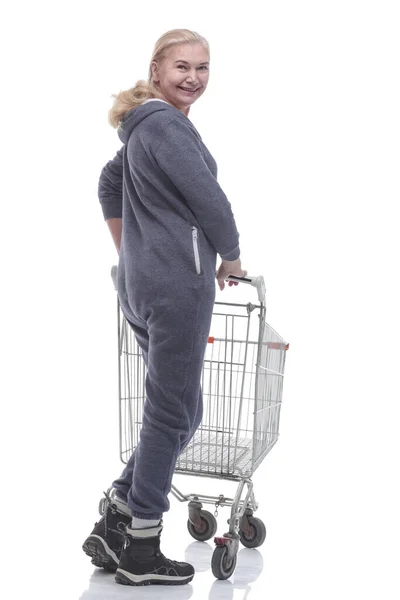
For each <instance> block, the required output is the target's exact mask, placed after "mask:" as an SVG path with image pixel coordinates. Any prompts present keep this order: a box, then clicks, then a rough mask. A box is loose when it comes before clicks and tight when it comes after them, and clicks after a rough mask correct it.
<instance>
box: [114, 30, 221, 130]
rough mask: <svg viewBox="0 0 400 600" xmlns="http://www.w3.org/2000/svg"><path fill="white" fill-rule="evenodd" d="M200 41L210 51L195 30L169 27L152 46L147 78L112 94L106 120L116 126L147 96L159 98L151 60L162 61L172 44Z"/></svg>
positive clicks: (146, 98) (159, 94)
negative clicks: (127, 88)
mask: <svg viewBox="0 0 400 600" xmlns="http://www.w3.org/2000/svg"><path fill="white" fill-rule="evenodd" d="M196 42H200V43H201V44H203V46H204V47H205V48H206V49H207V50H208V53H209V52H210V48H209V45H208V42H207V40H206V39H205V38H204V37H203V36H201V35H200V34H199V33H196V31H191V30H190V29H171V31H167V33H164V35H162V36H161V37H160V39H159V40H158V41H157V42H156V45H155V46H154V51H153V55H152V57H151V61H150V66H149V75H148V80H147V81H145V80H144V79H140V80H139V81H137V82H136V85H135V87H133V88H130V89H129V90H125V91H121V92H120V93H119V94H117V95H116V94H113V95H112V97H113V98H115V100H114V103H113V106H112V108H111V109H110V110H109V112H108V122H109V123H110V125H111V126H112V127H114V128H117V127H118V126H119V125H120V123H121V120H122V119H123V117H124V116H125V115H126V113H127V112H129V111H130V110H132V109H133V108H136V107H138V106H140V105H141V104H142V103H143V102H144V101H145V100H148V99H149V98H161V93H160V91H159V90H158V88H157V87H156V85H155V84H154V83H153V81H152V72H151V65H152V63H153V61H155V62H159V63H162V62H163V61H164V60H165V59H166V57H167V51H168V50H169V49H170V48H171V47H172V46H177V45H179V44H193V43H196Z"/></svg>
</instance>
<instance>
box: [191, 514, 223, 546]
mask: <svg viewBox="0 0 400 600" xmlns="http://www.w3.org/2000/svg"><path fill="white" fill-rule="evenodd" d="M199 512H200V518H201V526H200V527H199V528H196V527H195V526H194V525H193V523H191V522H190V521H189V519H188V522H187V528H188V531H189V533H190V535H191V536H192V537H193V538H194V539H195V540H197V541H198V542H205V541H207V540H209V539H211V538H212V537H213V536H214V535H215V534H216V532H217V529H218V524H217V520H216V518H215V517H214V515H213V514H212V513H210V512H209V511H208V510H200V511H199Z"/></svg>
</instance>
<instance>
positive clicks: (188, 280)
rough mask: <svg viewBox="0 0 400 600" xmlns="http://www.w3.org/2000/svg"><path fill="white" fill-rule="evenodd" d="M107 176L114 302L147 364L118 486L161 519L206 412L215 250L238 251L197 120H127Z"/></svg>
mask: <svg viewBox="0 0 400 600" xmlns="http://www.w3.org/2000/svg"><path fill="white" fill-rule="evenodd" d="M118 134H119V137H120V139H121V141H122V142H123V144H124V145H123V147H122V148H121V149H120V150H119V151H118V153H117V155H116V156H115V158H114V159H113V160H112V161H109V162H108V163H107V165H106V166H105V167H104V169H103V170H102V172H101V176H100V180H99V199H100V203H101V206H102V210H103V215H104V218H105V219H106V220H107V219H109V218H112V217H116V218H121V217H122V241H121V249H120V256H119V265H118V298H119V301H120V305H121V309H122V311H123V313H124V315H125V317H126V319H127V320H128V322H129V323H130V325H131V327H132V328H133V331H134V333H135V335H136V339H137V341H138V344H139V345H140V347H141V349H142V351H143V357H144V360H145V362H146V365H147V369H148V373H147V380H146V401H145V405H144V413H143V425H142V429H141V432H140V440H139V444H138V446H137V448H136V450H135V452H134V453H133V455H132V457H131V459H130V460H129V462H128V464H127V465H126V467H125V469H124V470H123V473H122V475H121V477H120V478H119V479H117V480H116V481H114V483H113V487H115V488H116V489H117V490H118V494H119V495H120V496H121V497H122V498H126V499H127V503H128V506H129V507H130V508H131V510H132V514H133V515H134V516H136V517H139V518H144V519H160V518H161V517H162V514H163V513H164V512H166V511H167V510H168V509H169V502H168V498H167V496H168V493H169V492H170V489H171V481H172V475H173V472H174V469H175V465H176V461H177V458H178V456H179V454H180V453H181V452H182V451H183V449H184V448H185V447H186V445H187V444H188V443H189V441H190V439H191V438H192V436H193V435H194V433H195V431H196V429H197V427H198V426H199V424H200V421H201V418H202V394H201V387H200V377H201V370H202V365H203V359H204V352H205V348H206V344H207V339H208V334H209V329H210V322H211V316H212V310H213V305H214V300H215V270H216V258H217V254H219V255H220V256H221V258H222V259H225V260H235V259H237V258H238V257H239V255H240V250H239V235H238V232H237V229H236V225H235V220H234V217H233V214H232V210H231V206H230V203H229V201H228V200H227V198H226V196H225V194H224V192H223V191H222V189H221V187H220V186H219V184H218V182H217V179H216V177H217V165H216V163H215V161H214V159H213V158H212V156H211V154H210V153H209V151H208V150H207V148H206V147H205V145H204V144H203V142H202V140H201V137H200V135H199V134H198V132H197V130H196V129H195V127H194V126H193V124H192V123H191V121H190V120H189V119H188V118H187V117H186V116H185V115H184V114H183V113H182V112H181V111H179V110H178V109H176V108H175V107H173V106H171V105H169V104H167V103H166V102H162V101H148V102H146V103H145V104H143V105H141V106H139V107H137V108H135V109H133V110H131V111H130V112H129V113H127V115H126V116H125V118H124V120H123V121H122V124H121V125H120V128H119V129H118Z"/></svg>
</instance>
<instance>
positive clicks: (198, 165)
mask: <svg viewBox="0 0 400 600" xmlns="http://www.w3.org/2000/svg"><path fill="white" fill-rule="evenodd" d="M155 159H156V161H157V164H158V165H159V167H160V168H161V169H162V170H163V171H164V173H165V174H166V175H167V176H168V177H169V179H170V180H171V181H172V183H173V184H174V185H175V187H176V188H177V189H178V190H179V191H180V193H181V194H182V195H183V196H184V198H185V200H186V202H187V204H188V206H189V208H190V210H191V211H192V212H193V214H194V215H195V217H196V219H197V221H198V223H199V225H200V227H201V228H202V230H203V231H204V233H205V235H206V236H207V238H208V239H209V240H210V242H211V244H212V245H213V246H214V248H215V250H216V252H217V254H219V255H220V257H221V258H222V260H236V259H237V258H239V256H240V248H239V234H238V231H237V229H236V223H235V219H234V216H233V213H232V209H231V205H230V203H229V201H228V199H227V197H226V195H225V194H224V192H223V191H222V189H221V187H220V185H219V183H218V182H217V180H216V178H215V177H214V175H213V174H212V172H211V171H210V169H209V168H208V166H207V164H206V162H205V160H204V157H203V153H202V150H201V143H200V140H199V138H198V137H197V135H196V134H195V132H194V131H193V130H192V129H191V127H190V125H189V123H185V122H184V121H182V120H181V119H174V120H173V121H172V122H170V123H169V125H168V126H167V128H166V129H165V132H164V135H163V138H162V140H161V143H160V145H159V146H158V148H157V150H156V152H155Z"/></svg>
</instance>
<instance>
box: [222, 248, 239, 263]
mask: <svg viewBox="0 0 400 600" xmlns="http://www.w3.org/2000/svg"><path fill="white" fill-rule="evenodd" d="M239 256H240V247H239V246H237V247H236V248H235V249H234V250H231V251H230V252H227V253H225V254H220V257H221V258H222V260H237V259H238V258H239Z"/></svg>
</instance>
